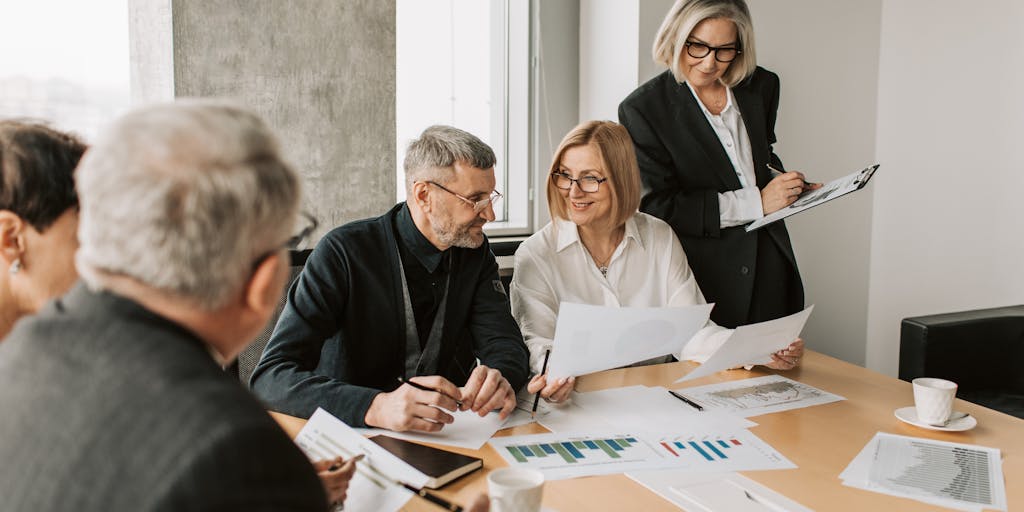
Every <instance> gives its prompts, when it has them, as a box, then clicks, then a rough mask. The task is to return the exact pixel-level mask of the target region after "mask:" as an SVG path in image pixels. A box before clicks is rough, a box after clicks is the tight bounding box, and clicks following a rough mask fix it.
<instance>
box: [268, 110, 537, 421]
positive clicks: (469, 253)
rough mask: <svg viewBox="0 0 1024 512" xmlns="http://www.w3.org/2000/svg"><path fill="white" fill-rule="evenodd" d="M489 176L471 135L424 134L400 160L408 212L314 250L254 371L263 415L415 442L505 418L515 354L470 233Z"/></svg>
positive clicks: (497, 290) (496, 284)
mask: <svg viewBox="0 0 1024 512" xmlns="http://www.w3.org/2000/svg"><path fill="white" fill-rule="evenodd" d="M494 164H495V157H494V152H493V150H491V148H490V147H488V146H487V145H486V144H484V143H483V142H482V141H481V140H480V139H478V138H477V137H475V136H473V135H472V134H470V133H467V132H465V131H462V130H459V129H456V128H452V127H450V126H432V127H430V128H427V129H426V130H425V131H424V132H423V134H422V135H421V136H420V138H419V139H417V140H415V141H413V142H412V143H411V144H410V145H409V149H408V151H407V152H406V158H405V172H406V192H407V197H408V200H407V201H406V202H404V203H400V204H398V205H396V206H395V207H394V208H392V209H391V211H389V212H388V213H386V214H384V215H383V216H381V217H377V218H374V219H366V220H361V221H356V222H352V223H349V224H346V225H344V226H341V227H338V228H336V229H334V230H333V231H331V232H330V233H328V234H327V235H326V236H325V237H324V238H323V239H322V240H321V241H320V243H319V244H318V245H317V247H316V249H314V250H313V253H312V254H311V255H310V257H309V259H308V260H307V262H306V266H305V268H304V269H303V271H302V274H301V275H300V276H299V278H298V279H297V280H296V282H295V284H294V285H293V287H292V289H291V290H290V291H289V294H288V303H287V305H286V306H285V309H284V311H283V313H282V314H281V317H280V319H279V321H278V324H277V327H276V329H275V330H274V334H273V336H272V337H271V339H270V342H269V343H268V344H267V347H266V350H265V351H264V353H263V357H262V359H261V360H260V363H259V364H258V365H257V367H256V369H255V370H254V371H253V375H252V379H251V382H250V383H251V386H252V389H253V390H254V391H255V392H256V394H257V395H259V396H260V397H261V398H262V399H263V400H264V401H265V403H267V405H268V406H269V407H270V408H272V409H274V410H277V411H280V412H283V413H285V414H290V415H293V416H300V417H309V416H310V415H311V414H312V413H313V412H314V411H315V410H316V408H317V407H322V408H324V409H325V410H327V411H328V412H330V413H331V414H333V415H335V416H337V417H339V418H340V419H341V420H342V421H344V422H346V423H348V424H349V425H352V426H355V427H364V426H373V427H381V428H387V429H391V430H396V431H405V430H417V431H426V432H436V431H439V430H441V429H442V428H443V427H444V426H445V425H447V424H450V423H451V422H452V421H454V416H453V415H452V414H449V413H454V412H455V411H459V410H460V411H466V410H471V411H473V412H475V413H477V414H479V415H480V416H483V415H485V414H487V413H488V412H490V411H492V410H494V409H501V417H502V419H504V418H505V417H507V416H508V414H509V413H511V412H512V410H513V409H514V408H515V404H516V399H515V392H516V390H518V389H519V388H520V387H522V386H523V384H524V383H525V382H526V379H527V376H528V356H527V350H526V346H525V345H524V343H523V338H522V335H521V334H520V331H519V328H518V326H517V325H516V323H515V320H513V318H512V315H511V313H510V310H509V302H508V297H507V295H506V293H505V289H504V287H503V286H502V283H501V281H500V279H499V278H498V265H497V262H496V261H495V259H494V255H493V254H492V253H491V251H490V248H489V246H488V243H487V237H486V236H484V231H483V226H484V224H486V223H487V222H489V221H491V220H494V204H495V203H496V202H497V201H498V200H499V199H500V198H501V194H500V193H498V192H497V191H496V190H495V189H494V188H495V177H494Z"/></svg>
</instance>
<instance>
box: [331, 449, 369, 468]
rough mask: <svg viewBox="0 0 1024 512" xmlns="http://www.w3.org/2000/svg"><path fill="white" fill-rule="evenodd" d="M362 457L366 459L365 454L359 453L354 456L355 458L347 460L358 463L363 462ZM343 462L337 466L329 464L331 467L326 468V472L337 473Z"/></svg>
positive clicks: (336, 464)
mask: <svg viewBox="0 0 1024 512" xmlns="http://www.w3.org/2000/svg"><path fill="white" fill-rule="evenodd" d="M363 457H366V454H365V453H360V454H359V455H356V456H355V457H352V458H351V459H349V460H350V461H352V462H359V461H361V460H363ZM345 462H348V460H346V461H345ZM345 462H342V463H341V464H338V463H337V462H335V463H334V464H331V467H329V468H327V471H337V470H339V469H341V467H342V466H344V465H345Z"/></svg>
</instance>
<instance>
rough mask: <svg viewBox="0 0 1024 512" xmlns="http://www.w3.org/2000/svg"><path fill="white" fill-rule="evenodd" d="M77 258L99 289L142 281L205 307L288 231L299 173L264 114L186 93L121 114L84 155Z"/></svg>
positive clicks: (238, 282) (237, 283)
mask: <svg viewBox="0 0 1024 512" xmlns="http://www.w3.org/2000/svg"><path fill="white" fill-rule="evenodd" d="M76 183H77V187H78V193H79V203H80V205H81V220H80V224H79V232H78V236H79V241H80V243H81V247H80V249H79V251H78V254H77V256H76V263H77V267H78V270H79V272H80V273H81V275H82V278H83V279H84V280H85V281H86V283H87V284H89V285H90V286H91V287H93V288H99V289H102V288H106V286H105V285H106V284H107V282H108V281H109V280H111V279H118V278H123V277H127V278H131V279H133V280H134V281H136V282H138V283H140V284H142V285H144V286H146V287H149V288H153V289H156V290H159V291H161V292H164V293H167V294H169V295H171V296H174V297H179V298H182V299H186V300H188V301H189V302H191V303H194V304H196V305H198V306H199V307H200V308H202V309H205V310H214V309H216V308H218V307H220V306H221V305H223V304H224V303H225V302H227V301H228V300H230V298H231V297H232V296H235V295H237V294H238V293H239V291H241V289H242V288H243V287H244V286H245V284H246V283H247V280H248V278H249V277H250V275H251V274H252V272H253V269H254V268H255V267H256V266H257V265H258V264H259V263H260V260H261V258H263V257H265V256H266V255H268V254H273V253H274V251H277V250H279V249H280V248H281V247H282V245H283V244H284V242H285V241H286V240H287V239H288V236H289V234H290V231H291V229H292V228H293V227H294V226H295V219H296V216H297V212H298V207H299V198H300V185H299V179H298V177H297V175H296V174H295V172H294V171H293V170H292V168H291V167H290V166H289V165H287V164H286V163H285V162H284V161H283V159H282V157H281V154H280V152H279V149H278V144H277V140H276V138H275V137H274V135H273V134H272V133H271V131H270V129H269V128H268V127H267V126H266V125H265V124H264V123H263V121H261V120H260V118H259V117H257V116H256V115H254V114H252V113H250V112H248V111H246V110H243V109H241V108H238V107H236V106H233V105H230V104H226V103H223V102H217V101H212V100H180V101H177V102H174V103H168V104H161V105H155V106H150V107H145V108H141V109H139V110H135V111H133V112H130V113H128V114H127V115H125V116H123V117H121V118H120V119H118V120H117V121H115V122H114V123H113V125H112V126H111V127H110V128H109V129H108V130H107V131H106V132H105V133H104V134H103V135H102V136H101V137H100V138H99V140H97V142H96V144H95V145H94V146H93V147H92V148H91V149H90V150H89V151H88V152H87V153H86V155H85V157H84V158H83V159H82V163H81V165H80V166H79V168H78V170H77V174H76Z"/></svg>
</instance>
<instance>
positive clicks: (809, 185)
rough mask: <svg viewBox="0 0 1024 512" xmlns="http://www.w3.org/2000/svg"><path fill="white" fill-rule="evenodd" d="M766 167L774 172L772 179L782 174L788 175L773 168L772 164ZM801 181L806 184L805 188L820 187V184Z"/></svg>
mask: <svg viewBox="0 0 1024 512" xmlns="http://www.w3.org/2000/svg"><path fill="white" fill-rule="evenodd" d="M764 165H766V166H767V167H768V170H769V171H771V172H772V178H774V177H776V176H779V175H780V174H786V171H780V170H778V169H776V168H775V167H774V166H772V164H764ZM801 181H803V182H804V186H806V187H812V186H814V185H818V183H811V182H809V181H806V180H801Z"/></svg>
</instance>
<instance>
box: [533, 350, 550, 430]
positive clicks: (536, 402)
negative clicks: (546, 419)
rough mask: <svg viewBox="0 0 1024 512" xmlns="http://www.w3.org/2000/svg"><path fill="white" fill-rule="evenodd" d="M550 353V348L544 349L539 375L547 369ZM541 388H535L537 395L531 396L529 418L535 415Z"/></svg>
mask: <svg viewBox="0 0 1024 512" xmlns="http://www.w3.org/2000/svg"><path fill="white" fill-rule="evenodd" d="M550 355H551V349H550V348H549V349H547V350H545V351H544V364H543V366H542V367H541V369H540V374H541V375H544V373H545V372H547V371H548V357H549V356H550ZM541 389H543V388H541ZM541 389H538V390H537V396H535V397H533V410H532V411H530V418H531V419H532V418H536V417H537V405H538V404H540V392H541Z"/></svg>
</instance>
